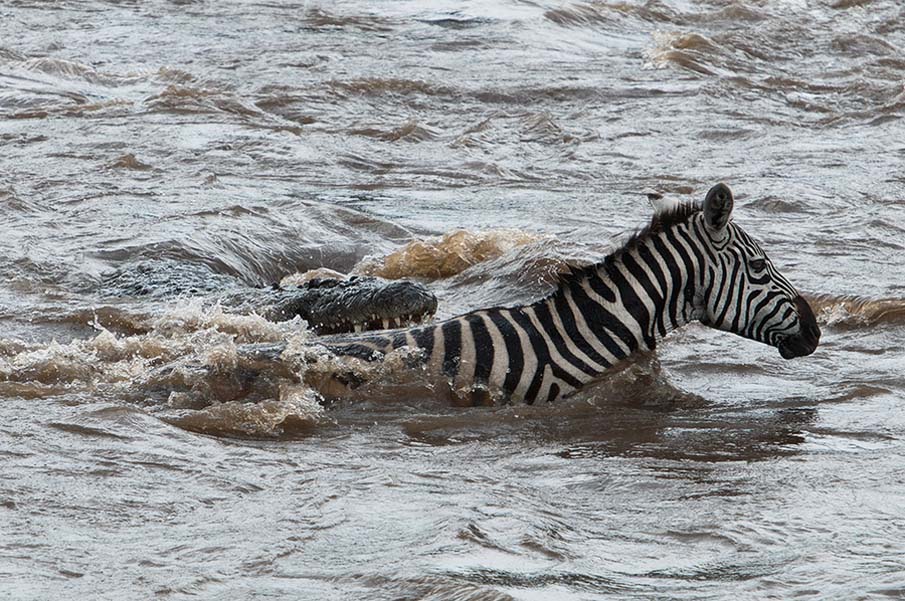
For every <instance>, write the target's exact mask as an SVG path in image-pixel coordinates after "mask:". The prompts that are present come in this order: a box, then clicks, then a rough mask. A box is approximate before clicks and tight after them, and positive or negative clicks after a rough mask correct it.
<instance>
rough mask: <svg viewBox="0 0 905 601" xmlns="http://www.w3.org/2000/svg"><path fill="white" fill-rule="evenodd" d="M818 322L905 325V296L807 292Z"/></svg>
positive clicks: (831, 324) (839, 324) (827, 323)
mask: <svg viewBox="0 0 905 601" xmlns="http://www.w3.org/2000/svg"><path fill="white" fill-rule="evenodd" d="M807 299H808V302H809V303H810V305H811V307H812V308H813V309H814V313H815V315H816V316H817V319H818V321H820V322H821V323H825V324H826V325H829V326H834V327H851V328H857V327H864V326H872V325H902V324H905V299H900V298H870V297H864V296H856V295H844V296H837V295H832V294H813V295H807Z"/></svg>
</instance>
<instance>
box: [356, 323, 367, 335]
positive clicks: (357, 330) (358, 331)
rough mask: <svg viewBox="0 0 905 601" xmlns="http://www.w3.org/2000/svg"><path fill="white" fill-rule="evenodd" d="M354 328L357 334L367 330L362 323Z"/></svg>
mask: <svg viewBox="0 0 905 601" xmlns="http://www.w3.org/2000/svg"><path fill="white" fill-rule="evenodd" d="M353 327H354V328H355V332H356V333H360V332H363V331H364V329H365V327H364V324H360V323H357V324H355V325H354V326H353Z"/></svg>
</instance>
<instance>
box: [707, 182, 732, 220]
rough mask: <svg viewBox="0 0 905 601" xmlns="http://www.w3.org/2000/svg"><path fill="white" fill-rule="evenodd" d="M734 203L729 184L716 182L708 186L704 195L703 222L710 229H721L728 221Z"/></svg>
mask: <svg viewBox="0 0 905 601" xmlns="http://www.w3.org/2000/svg"><path fill="white" fill-rule="evenodd" d="M734 204H735V201H734V200H733V198H732V190H730V189H729V186H727V185H726V184H717V185H715V186H714V187H712V188H710V191H709V192H707V196H706V197H704V223H706V224H707V227H709V228H710V229H712V230H722V229H723V228H724V227H726V224H727V223H729V217H730V216H731V215H732V207H733V205H734Z"/></svg>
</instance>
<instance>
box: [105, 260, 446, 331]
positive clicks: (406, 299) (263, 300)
mask: <svg viewBox="0 0 905 601" xmlns="http://www.w3.org/2000/svg"><path fill="white" fill-rule="evenodd" d="M333 273H334V274H335V276H332V277H315V278H313V279H310V280H308V281H305V282H302V283H301V284H298V285H287V286H281V285H279V284H274V285H272V286H267V287H264V286H259V287H254V286H249V285H247V284H244V283H243V282H241V281H240V280H239V279H238V278H235V277H232V276H230V275H226V274H223V273H217V272H215V271H214V270H213V269H211V268H210V267H208V266H206V265H203V264H199V263H191V262H180V261H174V260H155V261H140V262H137V263H134V264H130V265H128V266H126V267H123V268H120V269H117V270H115V271H112V272H109V273H106V274H104V275H103V276H102V280H103V289H104V291H105V293H106V294H107V295H110V296H116V297H124V296H125V297H146V298H148V297H149V298H153V299H169V298H179V297H199V296H200V297H204V298H210V299H212V300H213V299H216V300H217V301H219V302H220V303H221V304H222V305H223V306H225V307H228V308H230V309H231V310H235V311H238V312H255V313H257V314H259V315H261V316H262V317H265V318H266V319H269V320H271V321H287V320H290V319H293V318H294V317H296V316H298V317H301V318H302V319H304V320H305V321H306V322H308V326H309V328H311V330H312V331H314V332H315V333H316V334H340V333H352V332H363V331H369V330H381V329H388V328H399V327H405V326H409V325H413V324H416V323H421V322H423V321H425V320H427V319H429V318H430V317H431V316H432V315H433V314H434V313H435V312H436V310H437V297H436V296H435V295H434V294H433V293H432V292H431V291H430V290H428V289H427V288H426V287H425V286H423V285H422V284H420V283H418V282H413V281H408V280H394V281H390V280H384V279H382V278H377V277H371V276H351V277H345V276H343V275H342V274H339V273H336V272H333Z"/></svg>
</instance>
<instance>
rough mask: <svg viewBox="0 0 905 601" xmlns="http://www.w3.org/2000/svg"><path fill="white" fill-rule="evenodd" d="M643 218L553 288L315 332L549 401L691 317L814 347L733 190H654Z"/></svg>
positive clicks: (344, 352)
mask: <svg viewBox="0 0 905 601" xmlns="http://www.w3.org/2000/svg"><path fill="white" fill-rule="evenodd" d="M652 202H654V205H655V209H656V210H657V212H656V214H655V215H654V217H653V219H652V221H651V222H650V224H649V225H648V226H647V227H645V228H644V229H642V230H641V231H639V232H637V233H636V234H635V235H633V236H631V238H629V239H628V241H627V242H626V243H625V244H624V245H623V246H622V247H621V248H619V249H618V250H616V251H615V252H613V253H611V254H610V255H609V256H607V257H606V258H605V259H604V260H603V261H601V262H599V263H596V264H594V265H591V266H588V267H585V268H581V269H578V270H574V271H572V272H571V273H569V274H567V275H565V276H563V277H562V278H561V281H560V284H559V286H558V288H557V289H556V290H555V291H554V292H553V293H552V294H550V295H549V296H547V297H545V298H542V299H540V300H538V301H536V302H534V303H531V304H529V305H526V306H519V307H494V308H490V309H483V310H479V311H474V312H471V313H467V314H465V315H460V316H458V317H453V318H451V319H447V320H445V321H442V322H439V323H436V324H431V325H425V326H420V327H413V328H408V329H403V330H397V331H385V332H378V333H372V334H356V335H346V336H340V337H332V338H327V339H323V341H322V344H323V345H324V346H326V347H327V348H328V349H329V351H330V352H332V353H334V354H336V355H339V356H353V357H357V358H359V359H365V360H367V361H375V360H380V359H381V358H382V357H383V356H384V355H385V354H386V353H388V352H390V351H392V350H395V349H400V348H403V347H410V348H413V349H420V357H421V359H420V360H421V361H423V362H424V363H425V365H426V367H427V370H428V372H429V373H431V374H436V375H438V376H441V377H444V378H446V379H448V380H449V381H450V382H451V383H452V386H453V389H454V390H456V391H460V393H461V394H462V395H465V396H466V398H467V395H468V394H470V393H471V391H474V390H481V391H486V392H488V393H489V394H490V396H491V397H492V399H493V400H494V401H496V402H507V401H511V402H520V401H524V402H527V403H534V402H535V401H538V400H540V401H553V400H555V399H557V398H559V397H562V396H563V395H567V394H569V393H571V392H573V391H575V390H577V389H579V388H581V387H582V386H583V385H585V384H587V383H588V382H590V381H592V380H594V379H595V378H598V377H599V376H600V375H601V374H603V373H605V372H606V371H607V369H609V368H611V367H612V366H614V365H615V364H616V363H618V362H620V361H621V360H623V359H625V358H626V357H628V356H629V355H631V354H632V353H635V352H636V351H641V350H651V349H653V348H655V346H656V344H657V341H658V340H659V339H661V338H663V337H664V336H666V334H667V333H669V332H670V331H672V330H674V329H676V328H679V327H681V326H683V325H685V324H687V323H689V322H692V321H696V320H697V321H701V322H702V323H704V324H705V325H707V326H710V327H713V328H717V329H721V330H726V331H729V332H733V333H735V334H738V335H741V336H744V337H746V338H751V339H753V340H758V341H760V342H764V343H767V344H770V345H772V346H776V347H778V348H779V350H780V353H781V354H782V356H783V357H785V358H787V359H789V358H792V357H797V356H802V355H807V354H810V353H811V352H813V351H814V349H815V348H816V346H817V343H818V341H819V336H820V330H819V329H818V328H817V324H816V320H815V319H814V315H813V313H812V311H811V309H810V307H809V306H808V304H807V302H806V301H805V300H804V299H802V297H801V296H800V295H799V294H798V292H797V291H796V290H795V288H794V287H793V286H792V285H791V284H790V283H789V282H788V281H787V280H786V279H785V278H784V277H783V276H782V275H781V274H780V273H779V272H778V271H777V270H776V268H775V267H774V266H773V264H772V263H771V262H770V260H769V259H768V258H767V256H766V255H765V254H764V252H763V250H762V249H761V248H760V246H759V245H758V243H757V242H756V241H755V240H754V239H752V238H751V237H750V236H748V234H746V233H745V232H744V231H743V230H742V229H741V228H740V227H738V226H737V225H735V224H734V223H732V222H730V219H729V218H730V215H731V212H732V208H733V204H734V202H733V197H732V192H731V191H730V190H729V188H728V187H727V186H725V185H724V184H717V185H716V186H714V187H713V188H711V189H710V191H709V192H708V193H707V195H706V197H705V199H704V201H703V203H702V204H701V205H697V204H692V203H685V204H677V203H668V202H665V201H663V200H662V199H656V200H655V199H652Z"/></svg>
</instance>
